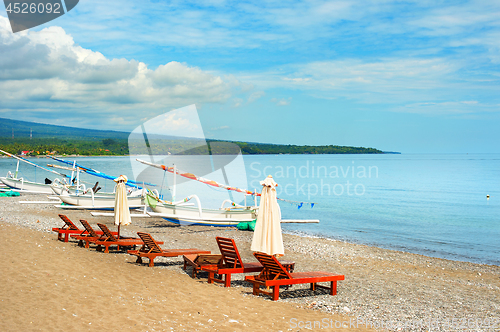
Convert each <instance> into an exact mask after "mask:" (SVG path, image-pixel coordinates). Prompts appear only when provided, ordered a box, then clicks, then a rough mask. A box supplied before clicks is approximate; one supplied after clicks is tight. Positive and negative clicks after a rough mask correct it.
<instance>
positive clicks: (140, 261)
mask: <svg viewBox="0 0 500 332" xmlns="http://www.w3.org/2000/svg"><path fill="white" fill-rule="evenodd" d="M135 262H136V263H139V264H142V258H141V256H137V260H136V261H135Z"/></svg>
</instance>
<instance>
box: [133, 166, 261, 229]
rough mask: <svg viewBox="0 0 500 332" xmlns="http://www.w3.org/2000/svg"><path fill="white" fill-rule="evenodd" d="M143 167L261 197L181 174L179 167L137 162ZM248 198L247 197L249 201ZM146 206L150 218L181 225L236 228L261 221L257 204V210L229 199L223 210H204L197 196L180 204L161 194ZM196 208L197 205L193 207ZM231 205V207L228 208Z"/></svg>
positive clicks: (149, 196) (148, 198)
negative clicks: (256, 220)
mask: <svg viewBox="0 0 500 332" xmlns="http://www.w3.org/2000/svg"><path fill="white" fill-rule="evenodd" d="M137 161H139V162H140V163H143V164H145V165H148V166H152V167H155V168H159V169H162V170H164V171H166V172H170V173H173V174H174V176H176V175H179V176H182V177H185V178H188V179H191V180H195V181H199V182H202V183H205V184H208V185H211V186H214V187H218V188H221V189H226V190H232V191H236V192H240V193H243V194H245V195H246V196H247V195H252V196H254V197H255V196H260V194H258V193H254V192H251V191H248V190H245V189H240V188H236V187H230V186H227V185H224V184H221V183H218V182H216V181H213V180H208V179H205V178H202V177H198V176H196V175H194V174H192V173H188V172H183V171H180V170H178V169H177V168H176V167H175V166H173V167H168V166H165V165H161V164H154V163H150V162H147V161H144V160H140V159H137ZM246 196H245V197H246ZM192 200H194V201H195V202H196V206H189V205H188V204H190V203H188V202H189V201H192ZM145 203H146V204H147V205H148V206H149V207H150V208H151V210H153V212H148V214H149V215H150V216H152V217H153V216H154V217H161V218H164V219H166V220H168V221H170V222H173V223H176V224H181V225H207V226H236V225H237V224H239V223H240V222H250V221H253V220H255V219H256V218H257V210H258V206H257V203H256V200H254V203H255V204H254V205H253V206H246V205H245V206H242V205H239V204H236V203H234V202H232V201H231V200H229V199H226V200H225V201H223V202H222V205H221V207H220V208H219V209H206V208H202V206H201V202H200V199H199V198H198V196H197V195H190V196H188V197H186V198H185V199H183V200H180V201H177V202H169V201H164V200H162V199H160V198H159V196H158V195H157V194H155V193H154V192H152V191H148V193H147V194H146V195H145ZM190 205H193V204H190ZM226 205H229V206H226Z"/></svg>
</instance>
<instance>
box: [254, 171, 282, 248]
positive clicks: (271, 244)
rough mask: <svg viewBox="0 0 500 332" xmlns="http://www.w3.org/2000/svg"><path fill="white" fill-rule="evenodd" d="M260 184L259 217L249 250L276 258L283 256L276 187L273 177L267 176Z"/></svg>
mask: <svg viewBox="0 0 500 332" xmlns="http://www.w3.org/2000/svg"><path fill="white" fill-rule="evenodd" d="M260 184H261V185H262V186H263V188H262V195H261V197H260V205H259V215H258V216H257V223H256V224H255V231H254V233H253V240H252V246H251V247H250V250H252V251H258V252H263V253H266V254H268V255H274V256H276V257H280V256H283V255H284V254H285V249H284V248H283V237H282V235H281V210H280V207H279V205H278V200H277V198H276V187H277V186H278V184H277V183H276V182H274V180H273V177H272V176H271V175H269V176H268V177H267V178H266V179H265V180H264V181H261V182H260Z"/></svg>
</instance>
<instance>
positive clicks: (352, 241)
mask: <svg viewBox="0 0 500 332" xmlns="http://www.w3.org/2000/svg"><path fill="white" fill-rule="evenodd" d="M283 234H288V235H295V236H298V237H303V238H311V239H324V240H327V241H336V242H342V243H345V244H347V245H349V244H351V245H360V246H366V247H369V248H374V249H381V250H389V251H394V252H399V253H401V254H412V255H418V256H422V257H427V258H433V259H441V260H444V261H450V262H455V263H470V264H475V265H486V266H491V267H497V268H500V265H498V264H490V263H485V262H473V261H468V260H459V259H452V258H446V257H438V256H430V255H425V254H422V253H419V252H412V251H407V250H403V249H395V248H390V246H389V245H387V247H385V246H384V245H382V244H375V243H364V242H362V241H360V240H356V239H340V238H334V237H328V236H321V235H314V234H307V233H306V232H302V231H283Z"/></svg>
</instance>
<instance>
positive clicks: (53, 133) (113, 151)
mask: <svg viewBox="0 0 500 332" xmlns="http://www.w3.org/2000/svg"><path fill="white" fill-rule="evenodd" d="M12 131H14V138H12ZM31 134H32V135H33V138H32V139H31V138H30V135H31ZM129 135H130V134H129V133H125V132H118V131H105V130H91V129H82V128H72V127H63V126H55V125H46V124H41V123H34V122H25V121H17V120H10V119H3V118H0V149H2V150H5V151H8V152H11V153H15V154H21V153H22V152H23V151H28V153H26V154H27V155H33V156H37V155H47V154H58V155H82V156H101V155H104V156H106V155H110V156H111V155H128V154H129V153H131V154H142V153H145V152H146V151H144V149H145V147H144V136H143V135H142V134H141V135H138V136H137V137H134V138H133V139H130V140H129ZM149 141H150V143H151V144H150V146H148V147H147V149H148V150H149V151H151V153H152V154H168V153H171V154H183V155H190V154H192V155H202V154H213V155H219V154H231V155H234V154H237V153H239V152H240V149H241V153H243V154H361V153H369V154H374V153H384V152H382V151H380V150H377V149H373V148H363V147H350V146H338V145H325V146H300V145H280V144H262V143H249V142H230V141H217V140H207V143H208V146H207V144H205V141H204V140H199V139H188V138H181V139H179V138H175V137H163V136H162V137H149Z"/></svg>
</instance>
